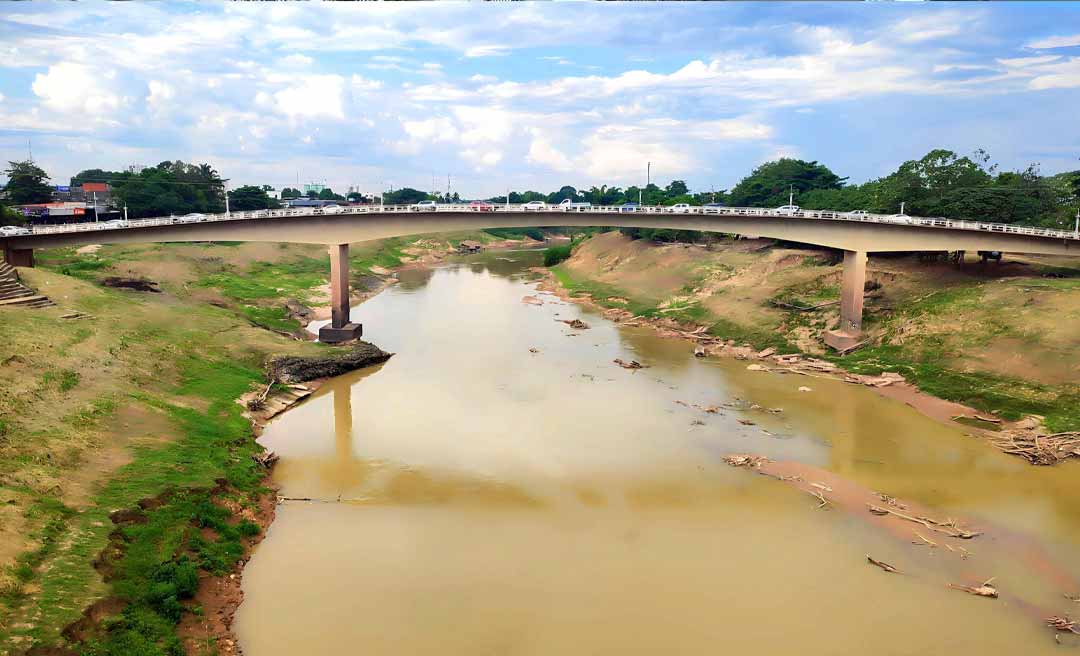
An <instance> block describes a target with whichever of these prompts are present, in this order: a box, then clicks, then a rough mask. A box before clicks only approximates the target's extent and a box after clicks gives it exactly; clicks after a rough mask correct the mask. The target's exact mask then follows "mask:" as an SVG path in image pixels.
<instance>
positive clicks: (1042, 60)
mask: <svg viewBox="0 0 1080 656" xmlns="http://www.w3.org/2000/svg"><path fill="white" fill-rule="evenodd" d="M1058 59H1061V55H1043V56H1040V57H1015V58H1012V59H998V60H997V62H998V63H999V64H1001V65H1002V66H1008V67H1010V68H1017V67H1023V66H1037V65H1039V64H1048V63H1050V62H1052V61H1055V60H1058Z"/></svg>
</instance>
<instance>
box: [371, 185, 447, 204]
mask: <svg viewBox="0 0 1080 656" xmlns="http://www.w3.org/2000/svg"><path fill="white" fill-rule="evenodd" d="M383 199H384V200H383V202H385V203H386V204H387V205H412V204H413V203H419V202H420V201H422V200H435V197H434V196H431V195H430V194H428V193H427V192H426V191H420V190H419V189H413V188H412V187H402V188H401V189H395V190H394V191H388V192H386V194H384V196H383Z"/></svg>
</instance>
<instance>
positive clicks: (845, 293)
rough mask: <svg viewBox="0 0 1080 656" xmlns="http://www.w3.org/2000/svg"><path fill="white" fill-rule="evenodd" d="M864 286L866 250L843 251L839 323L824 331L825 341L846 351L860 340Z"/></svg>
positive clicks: (839, 349) (835, 347) (838, 349)
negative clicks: (833, 328)
mask: <svg viewBox="0 0 1080 656" xmlns="http://www.w3.org/2000/svg"><path fill="white" fill-rule="evenodd" d="M865 288H866V251H844V278H843V282H842V283H841V287H840V325H838V326H837V327H836V329H835V330H830V331H828V332H826V333H825V343H826V344H828V345H829V346H831V347H833V348H834V349H836V350H837V351H846V350H848V349H849V348H851V347H853V346H855V345H856V344H858V343H859V342H861V341H862V312H863V293H864V290H865Z"/></svg>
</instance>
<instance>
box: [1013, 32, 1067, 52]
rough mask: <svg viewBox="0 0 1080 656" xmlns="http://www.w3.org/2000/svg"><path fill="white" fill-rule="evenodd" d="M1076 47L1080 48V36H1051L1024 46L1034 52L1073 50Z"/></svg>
mask: <svg viewBox="0 0 1080 656" xmlns="http://www.w3.org/2000/svg"><path fill="white" fill-rule="evenodd" d="M1074 46H1080V34H1073V35H1071V36H1051V37H1047V38H1045V39H1038V40H1037V41H1032V42H1030V43H1026V44H1024V47H1025V48H1031V49H1033V50H1045V49H1051V48H1072V47H1074Z"/></svg>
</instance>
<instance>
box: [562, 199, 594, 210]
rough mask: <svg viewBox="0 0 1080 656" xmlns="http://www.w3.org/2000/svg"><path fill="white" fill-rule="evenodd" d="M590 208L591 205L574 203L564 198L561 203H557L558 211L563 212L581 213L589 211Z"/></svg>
mask: <svg viewBox="0 0 1080 656" xmlns="http://www.w3.org/2000/svg"><path fill="white" fill-rule="evenodd" d="M591 207H592V203H575V202H574V201H572V200H570V199H569V198H564V199H563V200H562V202H561V203H559V209H560V210H562V211H563V212H582V211H584V210H587V209H590V208H591Z"/></svg>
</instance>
